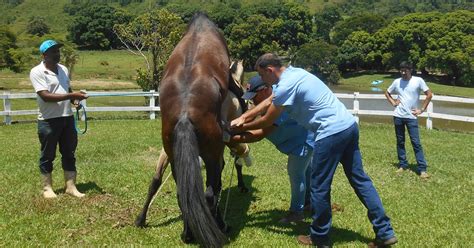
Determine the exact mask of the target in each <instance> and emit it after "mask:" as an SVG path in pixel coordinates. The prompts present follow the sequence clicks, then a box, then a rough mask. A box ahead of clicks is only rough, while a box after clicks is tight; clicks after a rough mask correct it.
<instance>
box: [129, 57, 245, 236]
mask: <svg viewBox="0 0 474 248" xmlns="http://www.w3.org/2000/svg"><path fill="white" fill-rule="evenodd" d="M229 70H230V71H229V72H230V75H231V77H230V78H229V91H228V92H227V95H226V97H225V99H224V101H223V103H222V108H221V117H222V119H223V120H224V121H225V122H230V121H231V120H233V119H235V118H237V117H239V116H240V115H242V113H244V112H245V111H247V109H248V107H247V103H246V102H245V101H243V100H242V98H241V96H242V95H243V93H244V88H243V86H242V82H243V78H244V77H243V76H244V75H243V74H244V67H243V61H242V60H240V61H232V63H231V66H230V68H229ZM226 145H227V146H228V147H229V149H230V150H231V154H232V156H233V157H234V166H235V168H236V171H237V180H238V184H237V186H238V188H239V189H240V192H242V193H246V192H248V189H247V187H246V186H245V183H244V181H243V175H242V166H243V164H244V163H245V164H247V165H248V166H250V165H251V163H252V161H251V160H252V159H251V156H250V148H249V146H248V144H244V143H236V144H229V143H227V144H226ZM168 165H169V158H168V155H167V154H166V152H165V150H164V149H163V148H162V149H161V151H160V156H159V158H158V162H157V165H156V169H155V174H154V175H153V179H152V182H151V184H150V186H149V189H148V194H147V198H146V201H145V204H144V206H143V209H142V211H141V212H140V214H139V215H138V217H137V219H136V220H135V225H136V226H138V227H144V226H145V225H146V216H147V212H148V209H149V207H150V204H151V201H152V199H153V196H154V195H155V194H156V193H157V191H158V189H159V187H160V186H161V184H162V182H163V181H162V180H163V175H164V172H165V171H166V169H167V167H168Z"/></svg>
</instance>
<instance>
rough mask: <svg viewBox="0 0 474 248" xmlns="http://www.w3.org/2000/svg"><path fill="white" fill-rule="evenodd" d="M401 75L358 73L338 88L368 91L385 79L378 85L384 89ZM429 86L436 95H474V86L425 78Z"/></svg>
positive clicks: (347, 78) (345, 79)
mask: <svg viewBox="0 0 474 248" xmlns="http://www.w3.org/2000/svg"><path fill="white" fill-rule="evenodd" d="M399 77H400V75H399V74H397V73H395V74H388V73H384V74H381V73H367V74H360V75H359V74H357V75H351V76H347V77H344V78H343V79H342V80H341V82H340V85H338V86H337V88H338V89H341V90H346V91H351V92H354V91H359V92H361V93H368V92H370V87H371V86H370V83H371V82H372V81H374V80H383V81H384V82H383V83H382V84H380V85H378V88H380V89H382V90H386V89H387V88H388V87H389V86H390V84H391V83H392V82H393V80H395V79H396V78H399ZM425 81H426V83H427V84H428V87H430V89H431V90H432V91H433V93H434V94H435V95H444V96H461V97H470V98H473V97H474V88H473V87H471V88H468V87H459V86H450V85H444V84H440V83H437V82H435V81H434V80H432V79H425Z"/></svg>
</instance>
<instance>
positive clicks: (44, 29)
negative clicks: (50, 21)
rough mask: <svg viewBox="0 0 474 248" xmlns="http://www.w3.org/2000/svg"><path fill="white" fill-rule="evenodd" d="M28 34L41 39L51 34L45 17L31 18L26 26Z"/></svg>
mask: <svg viewBox="0 0 474 248" xmlns="http://www.w3.org/2000/svg"><path fill="white" fill-rule="evenodd" d="M26 32H27V33H29V34H32V35H37V36H39V37H41V36H43V35H45V34H49V27H48V25H47V24H46V21H45V20H44V18H43V17H39V16H34V17H31V18H30V20H29V21H28V25H27V26H26Z"/></svg>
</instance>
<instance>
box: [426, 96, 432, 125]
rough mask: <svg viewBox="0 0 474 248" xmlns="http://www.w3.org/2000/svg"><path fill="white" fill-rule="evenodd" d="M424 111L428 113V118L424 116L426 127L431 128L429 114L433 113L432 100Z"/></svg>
mask: <svg viewBox="0 0 474 248" xmlns="http://www.w3.org/2000/svg"><path fill="white" fill-rule="evenodd" d="M426 113H427V114H428V118H426V129H428V130H431V129H433V119H432V118H431V114H432V113H433V102H430V103H428V109H427V111H426Z"/></svg>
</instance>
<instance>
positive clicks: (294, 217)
mask: <svg viewBox="0 0 474 248" xmlns="http://www.w3.org/2000/svg"><path fill="white" fill-rule="evenodd" d="M303 219H304V215H303V212H292V211H290V212H288V214H287V215H286V216H285V217H283V218H282V219H281V220H279V221H278V223H281V224H290V223H296V222H300V221H302V220H303Z"/></svg>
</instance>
